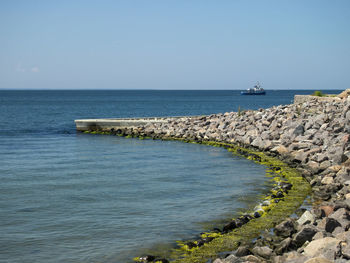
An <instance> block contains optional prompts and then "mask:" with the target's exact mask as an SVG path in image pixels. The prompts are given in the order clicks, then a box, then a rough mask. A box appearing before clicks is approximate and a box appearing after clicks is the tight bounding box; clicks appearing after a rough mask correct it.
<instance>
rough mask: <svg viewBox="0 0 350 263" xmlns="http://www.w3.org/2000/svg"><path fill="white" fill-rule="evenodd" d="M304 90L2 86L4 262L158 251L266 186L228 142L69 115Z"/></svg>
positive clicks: (243, 104) (189, 109)
mask: <svg viewBox="0 0 350 263" xmlns="http://www.w3.org/2000/svg"><path fill="white" fill-rule="evenodd" d="M325 92H329V93H339V92H338V91H325ZM310 93H312V91H301V90H290V91H267V95H266V96H240V93H239V91H180V90H179V91H153V90H146V91H142V90H138V91H123V90H112V91H107V90H100V91H95V90H75V91H73V90H65V91H55V90H51V91H49V90H47V91H36V90H31V91H20V90H17V91H10V90H0V180H1V183H0V262H18V263H23V262H39V263H44V262H45V263H49V262H66V263H68V262H117V263H119V262H130V261H132V258H133V257H135V256H140V255H142V254H145V253H151V254H152V253H153V254H160V255H161V254H166V252H167V251H169V248H171V247H172V246H174V244H175V241H176V240H187V239H191V238H193V237H195V236H196V235H198V234H199V233H200V232H202V231H205V230H209V229H212V228H213V227H222V224H223V222H225V220H227V219H228V218H231V217H233V216H234V215H236V214H237V213H239V212H240V211H244V209H247V208H250V207H253V206H254V205H256V204H257V203H256V202H257V200H258V198H257V197H258V196H260V195H263V194H264V193H265V192H266V191H268V188H269V185H270V182H269V180H268V178H267V177H266V176H265V173H266V167H264V166H261V165H258V164H255V163H254V162H251V161H249V160H246V159H243V158H240V157H236V156H233V155H232V154H231V153H229V152H227V151H226V150H224V149H220V148H214V147H209V146H204V145H195V144H186V143H181V142H172V141H157V140H138V139H127V138H122V137H116V136H108V135H89V134H82V133H76V131H75V125H74V120H75V119H84V118H116V117H119V118H123V117H150V116H183V115H203V114H213V113H220V112H221V113H222V112H230V111H237V109H238V108H240V109H241V110H246V109H258V108H267V107H271V106H273V105H279V104H289V103H291V102H292V100H293V96H294V95H295V94H310Z"/></svg>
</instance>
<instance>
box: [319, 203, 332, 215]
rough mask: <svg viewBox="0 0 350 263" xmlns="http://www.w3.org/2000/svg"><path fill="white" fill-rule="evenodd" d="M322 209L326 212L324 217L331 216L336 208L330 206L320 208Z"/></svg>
mask: <svg viewBox="0 0 350 263" xmlns="http://www.w3.org/2000/svg"><path fill="white" fill-rule="evenodd" d="M320 209H321V210H322V211H323V212H324V214H325V215H324V216H329V215H330V214H332V213H333V211H334V207H333V206H330V205H324V206H320Z"/></svg>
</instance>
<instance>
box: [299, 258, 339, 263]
mask: <svg viewBox="0 0 350 263" xmlns="http://www.w3.org/2000/svg"><path fill="white" fill-rule="evenodd" d="M332 262H333V261H330V260H328V259H326V258H322V257H315V258H310V259H309V260H307V261H305V263H332Z"/></svg>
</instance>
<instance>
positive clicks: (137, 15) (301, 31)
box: [0, 0, 350, 89]
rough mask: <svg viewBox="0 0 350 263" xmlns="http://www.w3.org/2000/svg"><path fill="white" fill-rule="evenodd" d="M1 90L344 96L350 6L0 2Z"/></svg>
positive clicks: (345, 0)
mask: <svg viewBox="0 0 350 263" xmlns="http://www.w3.org/2000/svg"><path fill="white" fill-rule="evenodd" d="M0 72H1V73H0V88H1V89H245V88H249V87H251V86H252V85H253V84H254V83H255V82H256V81H257V80H259V81H260V82H261V83H262V85H263V87H264V88H266V89H345V88H350V1H349V0H328V1H324V0H288V1H287V0H255V1H253V0H227V1H224V0H212V1H205V0H198V1H196V0H176V1H175V0H173V1H170V0H147V1H146V0H139V1H137V0H135V1H133V0H125V1H117V0H115V1H112V0H111V1H108V0H99V1H98V0H96V1H88V0H82V1H74V0H67V1H65V0H59V1H45V0H42V1H35V0H31V1H28V0H23V1H19V0H2V1H0Z"/></svg>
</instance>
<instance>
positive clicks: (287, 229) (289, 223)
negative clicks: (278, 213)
mask: <svg viewBox="0 0 350 263" xmlns="http://www.w3.org/2000/svg"><path fill="white" fill-rule="evenodd" d="M274 232H275V234H276V235H277V236H281V237H290V236H291V235H292V234H293V233H295V232H296V229H295V224H294V220H293V219H291V218H288V219H287V220H284V221H283V222H282V223H280V224H278V225H277V226H275V229H274Z"/></svg>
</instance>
